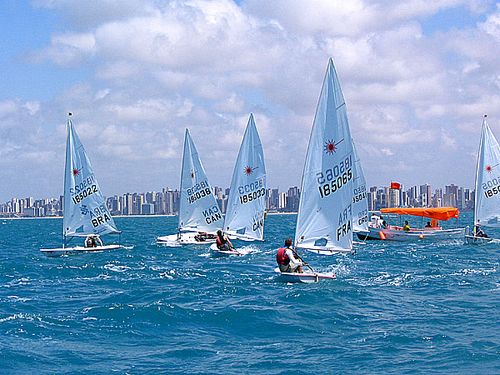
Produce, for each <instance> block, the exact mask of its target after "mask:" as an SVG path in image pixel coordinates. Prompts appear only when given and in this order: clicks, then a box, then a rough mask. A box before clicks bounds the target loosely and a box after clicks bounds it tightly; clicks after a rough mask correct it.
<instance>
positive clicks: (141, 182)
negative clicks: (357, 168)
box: [0, 0, 500, 190]
mask: <svg viewBox="0 0 500 375" xmlns="http://www.w3.org/2000/svg"><path fill="white" fill-rule="evenodd" d="M117 4H119V6H118V5H117ZM37 5H38V6H41V7H44V8H47V9H49V10H52V11H55V12H58V14H59V15H62V16H63V17H67V18H66V19H68V20H73V19H74V20H75V22H74V23H73V22H68V24H69V25H70V26H69V27H68V28H67V29H63V28H62V27H60V28H57V29H58V30H61V31H60V32H59V33H57V34H54V35H52V36H51V38H50V40H51V41H50V43H49V44H48V45H46V46H40V47H39V48H38V51H39V52H38V53H37V56H38V58H39V59H43V60H44V61H47V60H48V61H51V62H53V63H54V64H56V65H57V64H59V65H64V66H69V67H70V68H71V69H78V68H79V67H80V66H81V67H83V68H84V69H86V70H91V71H93V73H94V74H93V76H92V77H91V78H90V79H89V80H87V81H85V82H83V83H79V84H75V85H74V86H73V87H71V88H70V89H69V90H66V91H65V92H64V93H60V95H58V96H57V97H56V98H55V99H54V100H52V101H50V102H48V103H45V102H44V103H43V106H42V105H41V104H40V103H39V102H38V101H36V100H33V99H30V100H23V99H17V98H11V99H7V100H4V101H1V102H0V136H2V137H3V139H8V141H9V143H8V144H9V145H11V146H9V148H8V150H11V151H7V152H6V151H3V155H7V156H6V157H7V158H12V159H10V160H11V161H12V160H13V157H14V156H13V155H14V154H15V153H17V152H19V149H22V150H26V151H27V152H29V153H34V152H35V151H36V150H37V149H39V151H40V152H42V153H44V152H46V153H45V154H43V155H45V156H44V157H45V158H52V165H50V163H47V165H50V167H53V163H54V158H55V159H57V160H59V159H58V157H59V158H60V154H59V152H60V151H61V149H62V148H63V147H64V127H63V126H62V123H63V122H64V113H65V112H68V111H74V112H75V116H74V117H75V119H74V122H75V126H76V128H77V129H78V131H79V133H80V135H81V137H82V140H84V143H85V144H86V148H87V149H88V151H89V153H92V157H95V159H96V160H95V161H94V160H93V164H94V166H96V165H97V166H99V167H97V168H102V169H103V170H106V168H108V167H109V168H111V169H112V170H113V171H114V173H113V178H114V180H113V179H111V178H110V183H111V184H113V185H117V186H118V185H119V186H123V187H124V189H125V190H131V189H134V188H137V189H138V188H139V187H140V186H142V189H145V188H147V187H148V186H149V187H151V188H154V187H158V185H159V184H161V183H165V182H168V181H171V182H172V183H171V185H175V184H176V183H177V181H178V175H179V173H178V169H179V164H180V153H181V150H182V140H183V133H184V129H185V128H186V127H189V129H190V130H191V133H192V136H193V138H194V140H195V142H196V143H197V147H198V149H199V151H200V154H201V155H202V158H203V159H204V165H205V167H206V169H207V171H208V172H209V175H210V176H211V178H214V180H215V181H217V183H214V184H216V185H224V182H225V183H228V182H229V178H230V173H231V171H232V167H233V163H234V159H235V157H236V153H237V149H238V146H239V143H240V141H241V138H242V135H243V130H244V127H245V125H246V123H247V120H248V115H249V113H250V112H254V115H255V120H256V124H257V127H258V129H259V131H260V134H261V138H262V140H263V143H264V147H265V153H266V160H268V162H269V165H268V168H267V169H268V171H269V176H270V179H269V180H270V183H271V184H274V185H278V184H279V185H280V186H282V187H284V186H285V185H286V184H289V183H290V184H297V183H299V180H300V173H301V171H302V165H303V161H304V154H305V149H306V147H307V140H308V138H309V132H310V128H311V124H312V120H313V115H314V110H315V106H316V101H317V98H318V94H319V91H320V87H321V81H322V79H323V75H324V69H325V67H326V63H327V58H328V57H329V56H333V58H334V61H335V64H336V68H337V71H338V74H339V77H340V80H341V84H342V87H343V90H344V95H345V97H346V102H347V107H348V114H349V119H350V123H351V129H352V133H353V135H354V137H355V139H356V142H357V144H358V145H359V146H358V148H359V149H360V154H361V157H362V160H363V164H364V169H365V172H366V174H367V176H368V183H369V184H372V183H373V184H375V183H383V182H384V181H385V180H384V179H390V178H391V177H393V176H394V173H400V174H401V178H403V179H404V178H408V179H409V180H411V181H414V182H418V181H420V180H426V181H427V180H428V178H427V177H428V174H429V173H433V172H429V168H425V169H424V168H422V163H425V164H426V165H431V164H432V163H433V162H434V161H433V160H432V157H431V156H430V155H431V154H432V153H433V152H434V151H435V150H438V149H440V150H442V151H443V155H442V157H440V158H439V161H440V163H441V165H440V166H436V168H435V169H436V170H440V169H446V170H447V171H451V170H453V166H454V165H456V164H457V154H459V155H468V154H470V153H475V152H476V151H475V150H476V149H477V137H475V135H477V132H478V130H477V129H476V128H475V125H476V124H478V123H479V124H480V119H481V116H482V114H483V113H488V114H489V115H490V118H491V119H492V120H491V121H490V125H491V126H492V128H493V130H494V131H496V132H497V133H498V132H499V131H500V126H499V125H498V121H497V122H495V119H498V118H500V91H499V87H500V75H499V74H498V56H497V55H498V45H499V43H498V40H499V33H498V30H499V20H500V10H499V9H500V8H499V7H498V6H497V7H496V8H495V9H493V10H489V13H486V10H488V9H490V8H488V2H487V1H484V2H483V1H479V0H478V1H472V2H470V1H465V0H442V1H435V2H432V3H429V2H427V1H422V0H410V1H407V2H404V3H394V2H392V1H363V0H354V1H347V2H346V1H331V0H322V1H320V0H317V1H312V2H311V1H305V0H304V1H299V0H292V1H285V0H277V1H272V2H269V1H263V0H247V1H244V2H243V3H242V4H241V6H239V5H238V4H236V3H235V2H232V1H229V0H214V1H203V0H190V1H180V0H175V1H169V2H156V1H145V2H142V1H135V0H123V1H118V0H103V1H102V2H99V6H96V3H95V2H81V1H69V0H44V1H41V0H40V1H37ZM458 8H460V9H462V10H463V9H465V10H469V11H470V12H471V13H470V14H471V16H474V17H475V16H476V15H477V14H480V15H481V19H482V21H481V22H478V24H477V25H476V26H472V27H471V26H467V27H461V28H457V27H455V28H451V29H450V30H449V31H448V30H446V28H443V30H441V31H440V30H437V31H436V32H435V33H433V34H432V35H428V34H427V33H425V32H424V30H423V26H422V25H423V21H424V20H428V17H433V16H435V15H437V14H439V12H443V11H446V10H449V9H458ZM438 29H439V28H438ZM89 62H91V64H89ZM65 69H67V68H65ZM92 69H93V70H92ZM19 124H22V125H19ZM443 128H445V129H446V130H445V131H444V130H442V129H443ZM28 130H29V131H28ZM15 131H22V132H24V133H25V134H36V137H38V140H36V139H34V138H30V140H29V142H28V144H26V143H25V142H26V139H24V138H23V137H21V136H18V135H13V134H14V132H15ZM32 137H33V136H32ZM457 140H460V142H459V141H457ZM14 150H16V151H14ZM51 150H57V152H56V154H54V155H52V154H50V152H49V151H51ZM452 151H454V152H452ZM9 155H10V156H9ZM400 160H404V163H401V162H400ZM165 161H168V163H166V162H165ZM398 163H399V164H398ZM460 164H461V165H462V166H463V168H464V170H465V173H464V172H461V173H459V174H457V176H456V178H457V180H456V181H455V182H457V183H465V182H467V181H471V180H472V175H473V169H474V163H473V161H470V160H469V158H468V157H467V158H464V159H463V160H461V161H460ZM144 165H147V166H148V167H147V168H145V167H144ZM48 168H49V167H48V166H47V168H46V169H45V170H47V169H48ZM95 168H96V167H95ZM394 168H396V169H394ZM130 171H132V172H130ZM131 173H132V174H133V177H131V176H130V174H131ZM104 174H105V175H106V173H104ZM160 174H161V175H162V178H159V177H158V176H159V175H160ZM398 177H399V176H398ZM434 178H435V179H436V180H437V181H439V183H441V182H442V183H444V182H453V181H444V179H445V178H453V175H451V172H450V174H447V173H443V174H439V175H435V176H434ZM408 183H410V182H408ZM129 186H130V187H129Z"/></svg>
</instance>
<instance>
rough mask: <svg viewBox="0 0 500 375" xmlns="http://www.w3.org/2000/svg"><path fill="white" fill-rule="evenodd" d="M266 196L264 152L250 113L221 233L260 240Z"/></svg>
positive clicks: (261, 238)
mask: <svg viewBox="0 0 500 375" xmlns="http://www.w3.org/2000/svg"><path fill="white" fill-rule="evenodd" d="M266 193H267V185H266V166H265V162H264V150H263V148H262V142H261V140H260V137H259V133H258V132H257V127H256V126H255V121H254V118H253V114H250V117H249V119H248V124H247V127H246V130H245V134H244V135H243V141H242V143H241V146H240V150H239V152H238V157H237V159H236V164H235V166H234V171H233V177H232V179H231V187H230V190H229V197H228V201H227V210H226V217H225V220H224V231H225V232H226V233H228V234H229V235H230V236H232V237H234V238H239V239H242V240H246V241H252V240H263V239H264V213H265V208H266Z"/></svg>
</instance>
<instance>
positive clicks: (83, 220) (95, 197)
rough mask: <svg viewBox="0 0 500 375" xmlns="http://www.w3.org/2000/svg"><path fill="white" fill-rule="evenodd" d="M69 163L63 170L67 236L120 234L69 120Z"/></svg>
mask: <svg viewBox="0 0 500 375" xmlns="http://www.w3.org/2000/svg"><path fill="white" fill-rule="evenodd" d="M67 128H68V138H67V141H66V166H65V172H64V218H63V233H64V236H65V237H75V236H86V235H88V234H92V233H94V234H99V235H102V234H107V233H119V230H118V229H117V228H116V225H115V223H114V221H113V218H112V216H111V214H110V212H109V210H108V208H107V207H106V202H105V201H104V197H103V196H102V194H101V189H100V188H99V184H98V183H97V179H96V177H95V175H94V171H93V170H92V166H91V165H90V160H89V158H88V157H87V154H86V153H85V149H84V148H83V145H82V143H81V142H80V138H78V134H77V133H76V130H75V129H74V128H73V123H72V122H71V119H69V120H68V124H67Z"/></svg>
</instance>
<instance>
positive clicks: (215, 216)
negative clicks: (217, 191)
mask: <svg viewBox="0 0 500 375" xmlns="http://www.w3.org/2000/svg"><path fill="white" fill-rule="evenodd" d="M179 206H180V207H179V229H178V232H177V233H176V234H171V235H167V236H160V237H157V239H156V243H157V244H158V245H164V246H182V245H195V244H200V245H202V244H207V243H211V242H214V241H215V238H216V236H215V232H216V231H217V230H218V229H220V228H221V227H222V223H223V217H222V212H221V211H220V209H219V206H218V205H217V201H216V200H215V196H214V195H213V193H212V187H211V186H210V184H209V182H208V178H207V175H206V173H205V169H204V168H203V165H202V163H201V160H200V157H199V156H198V151H197V150H196V146H195V144H194V142H193V140H192V138H191V135H190V134H189V130H188V129H186V133H185V136H184V152H183V156H182V168H181V197H180V203H179Z"/></svg>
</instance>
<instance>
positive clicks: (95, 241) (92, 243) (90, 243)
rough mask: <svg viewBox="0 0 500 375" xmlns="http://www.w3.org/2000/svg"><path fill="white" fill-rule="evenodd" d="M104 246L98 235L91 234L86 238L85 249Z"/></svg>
mask: <svg viewBox="0 0 500 375" xmlns="http://www.w3.org/2000/svg"><path fill="white" fill-rule="evenodd" d="M97 246H103V243H102V240H101V238H100V237H99V236H98V235H96V234H89V235H88V236H87V237H86V238H85V247H97Z"/></svg>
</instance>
